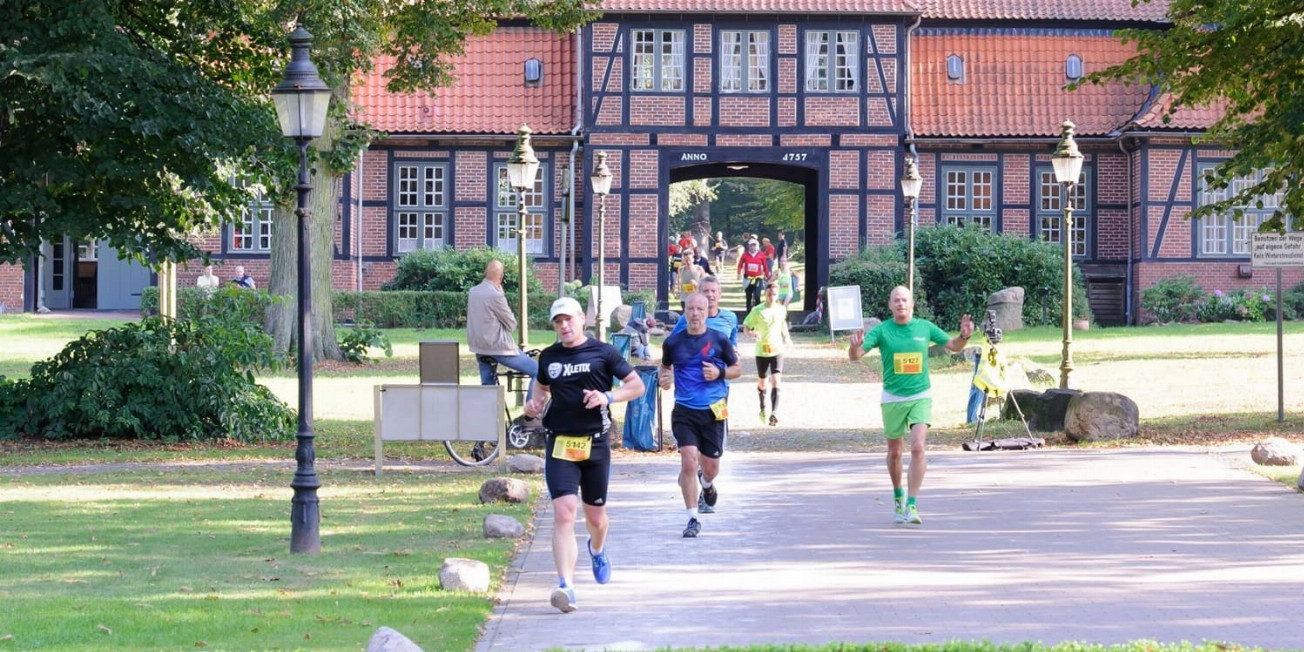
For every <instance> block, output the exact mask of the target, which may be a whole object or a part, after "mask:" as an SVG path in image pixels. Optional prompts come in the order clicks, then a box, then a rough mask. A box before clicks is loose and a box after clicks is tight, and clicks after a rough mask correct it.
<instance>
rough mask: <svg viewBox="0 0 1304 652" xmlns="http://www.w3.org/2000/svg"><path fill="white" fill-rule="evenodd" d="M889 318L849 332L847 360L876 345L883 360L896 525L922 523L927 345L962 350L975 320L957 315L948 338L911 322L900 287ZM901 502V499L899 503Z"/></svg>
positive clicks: (929, 411) (911, 305) (923, 322)
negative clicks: (906, 461)
mask: <svg viewBox="0 0 1304 652" xmlns="http://www.w3.org/2000/svg"><path fill="white" fill-rule="evenodd" d="M888 307H889V308H891V310H892V320H891V321H885V322H883V323H881V324H879V325H878V326H876V327H874V329H873V330H871V331H869V332H868V333H866V332H865V331H864V330H858V331H856V332H854V333H852V334H851V344H850V346H849V347H848V349H847V356H848V357H849V358H850V359H851V361H852V362H855V361H856V360H859V359H861V358H862V357H864V356H865V354H866V353H868V352H869V351H870V349H873V348H874V347H878V350H879V353H880V354H881V355H882V358H883V399H882V404H883V405H882V408H883V433H884V434H885V435H886V436H887V473H888V476H889V477H890V478H891V479H892V493H893V499H894V500H893V504H894V506H895V516H894V520H895V521H896V522H897V523H906V522H910V523H923V519H922V518H920V517H919V511H918V509H917V507H916V506H915V498H916V497H917V496H918V495H919V488H920V487H921V486H922V485H923V484H924V470H925V469H926V468H927V466H928V464H927V461H926V460H925V452H924V450H925V448H924V444H925V439H926V438H927V436H928V425H929V423H930V422H931V421H932V419H933V399H932V394H931V390H930V387H931V383H930V382H929V378H928V347H929V345H930V344H945V345H946V350H948V351H951V352H953V353H955V352H959V351H961V350H963V349H964V347H965V345H966V344H968V343H969V337H970V336H971V335H973V320H972V319H970V318H969V315H964V316H962V317H960V334H959V335H958V336H956V337H950V336H948V335H947V334H946V331H943V330H942V329H940V328H938V327H937V326H936V325H935V324H933V322H930V321H928V320H927V319H915V318H914V313H915V298H914V295H912V294H911V292H910V290H909V289H907V288H905V287H903V286H900V285H898V286H897V287H895V288H893V289H892V295H891V297H890V298H889V299H888ZM907 431H909V432H910V476H909V481H908V484H909V493H908V494H907V493H906V492H904V491H902V489H901V461H902V456H903V450H902V448H903V441H902V440H903V438H904V437H905V434H906V432H907ZM902 498H905V501H904V502H903V501H902Z"/></svg>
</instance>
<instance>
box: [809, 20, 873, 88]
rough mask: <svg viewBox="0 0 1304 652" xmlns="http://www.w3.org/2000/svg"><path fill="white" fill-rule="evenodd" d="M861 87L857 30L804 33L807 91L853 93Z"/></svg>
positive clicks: (811, 31) (858, 33) (858, 34)
mask: <svg viewBox="0 0 1304 652" xmlns="http://www.w3.org/2000/svg"><path fill="white" fill-rule="evenodd" d="M859 89H860V32H858V31H855V30H810V31H807V32H806V90H807V91H808V92H813V93H852V92H855V91H857V90H859Z"/></svg>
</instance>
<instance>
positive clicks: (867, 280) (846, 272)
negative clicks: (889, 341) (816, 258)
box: [829, 243, 958, 323]
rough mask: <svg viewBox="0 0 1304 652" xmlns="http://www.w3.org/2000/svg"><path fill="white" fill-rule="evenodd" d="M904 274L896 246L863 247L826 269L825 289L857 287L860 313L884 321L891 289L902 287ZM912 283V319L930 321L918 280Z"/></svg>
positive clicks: (902, 258)
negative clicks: (913, 297)
mask: <svg viewBox="0 0 1304 652" xmlns="http://www.w3.org/2000/svg"><path fill="white" fill-rule="evenodd" d="M906 272H907V269H906V260H905V249H904V247H903V246H902V245H901V244H900V243H897V244H891V245H886V246H882V247H867V248H865V249H863V250H861V252H860V253H858V254H856V255H855V256H852V257H851V258H847V259H845V260H843V261H841V262H839V263H837V264H835V265H833V266H832V267H830V268H829V286H830V287H834V286H840V285H859V286H860V308H861V312H863V313H865V314H866V315H873V316H876V317H878V318H879V319H884V320H886V319H888V318H889V317H891V314H890V312H889V311H888V307H887V301H888V297H889V295H891V294H892V288H894V287H896V286H898V285H905V284H906V280H907V279H906V276H907V273H906ZM915 273H916V274H918V273H919V271H918V269H916V271H915ZM915 281H916V282H915V316H916V317H919V318H921V319H929V320H931V319H933V310H932V306H931V305H929V301H928V294H927V292H926V290H925V288H924V286H923V285H922V284H920V283H919V278H916V279H915ZM957 323H958V322H957Z"/></svg>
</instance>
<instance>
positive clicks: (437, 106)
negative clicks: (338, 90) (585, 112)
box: [353, 27, 575, 134]
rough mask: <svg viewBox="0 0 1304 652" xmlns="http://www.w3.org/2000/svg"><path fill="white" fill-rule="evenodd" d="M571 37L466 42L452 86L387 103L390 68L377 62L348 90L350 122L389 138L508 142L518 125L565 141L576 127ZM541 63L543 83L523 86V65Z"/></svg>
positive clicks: (535, 34) (500, 35)
mask: <svg viewBox="0 0 1304 652" xmlns="http://www.w3.org/2000/svg"><path fill="white" fill-rule="evenodd" d="M573 38H574V37H573V36H570V35H559V34H557V33H555V32H550V31H547V30H543V29H539V28H535V27H503V28H499V29H498V30H497V31H495V32H494V33H493V34H490V35H488V36H483V37H473V38H471V39H468V40H467V43H466V53H465V54H464V55H462V56H460V57H458V58H456V59H455V60H454V69H453V76H454V77H455V78H456V82H455V84H454V85H453V86H452V87H450V88H440V89H436V90H435V92H434V93H424V92H419V93H410V94H404V95H393V94H390V93H388V92H386V91H385V78H384V77H383V74H384V72H385V71H386V70H388V69H389V68H390V67H392V66H393V65H394V60H393V59H392V58H387V57H380V58H377V60H376V68H375V70H373V71H372V72H371V73H369V74H367V75H365V76H364V77H363V78H362V79H361V80H360V81H359V83H357V84H355V85H354V87H353V101H354V103H355V104H356V105H357V110H356V115H357V117H358V118H359V119H360V120H363V121H365V122H366V123H368V124H370V125H371V126H372V127H373V128H375V129H379V130H381V131H386V132H389V133H391V134H399V133H443V134H513V133H516V129H517V128H518V127H520V126H521V124H522V123H525V124H528V125H529V126H530V129H531V130H533V131H534V133H536V134H560V133H568V132H569V131H570V130H571V128H572V127H573V126H574V125H575V41H574V40H573ZM530 58H535V59H539V60H540V61H541V62H542V63H543V81H542V83H541V84H539V85H538V86H532V87H527V86H526V85H525V61H526V60H527V59H530Z"/></svg>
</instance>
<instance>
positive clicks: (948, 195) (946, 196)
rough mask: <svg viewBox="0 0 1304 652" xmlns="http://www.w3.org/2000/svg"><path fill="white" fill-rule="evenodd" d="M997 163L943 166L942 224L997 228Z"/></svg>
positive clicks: (990, 231) (939, 221)
mask: <svg viewBox="0 0 1304 652" xmlns="http://www.w3.org/2000/svg"><path fill="white" fill-rule="evenodd" d="M996 171H997V170H996V166H994V165H991V166H988V165H982V166H978V165H944V166H942V202H941V204H940V206H939V210H938V217H937V221H938V223H939V224H949V225H953V226H959V225H962V224H977V225H978V226H980V227H982V228H983V229H985V230H986V231H987V232H988V233H994V232H995V229H996V183H997V176H996Z"/></svg>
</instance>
